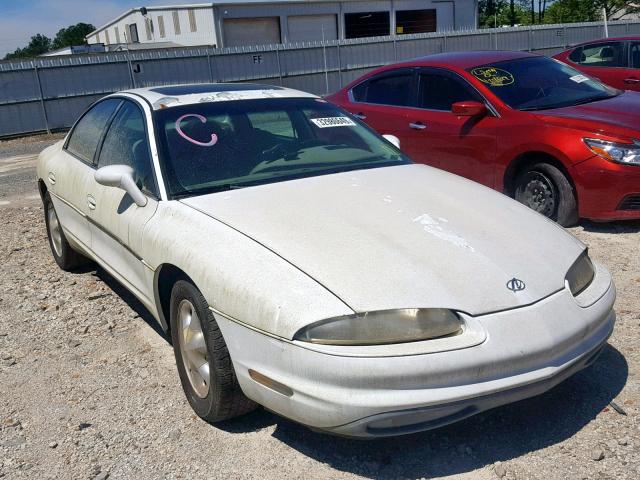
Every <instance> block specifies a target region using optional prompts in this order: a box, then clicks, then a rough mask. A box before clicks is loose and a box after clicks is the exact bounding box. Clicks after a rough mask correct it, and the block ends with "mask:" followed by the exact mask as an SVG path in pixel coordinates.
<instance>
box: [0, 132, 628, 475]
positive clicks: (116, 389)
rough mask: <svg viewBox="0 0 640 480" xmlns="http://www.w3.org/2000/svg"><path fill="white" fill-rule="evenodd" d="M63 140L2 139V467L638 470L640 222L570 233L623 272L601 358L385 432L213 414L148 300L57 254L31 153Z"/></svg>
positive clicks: (160, 471) (99, 470) (196, 471)
mask: <svg viewBox="0 0 640 480" xmlns="http://www.w3.org/2000/svg"><path fill="white" fill-rule="evenodd" d="M56 139H57V137H47V136H41V137H31V138H30V139H23V140H12V141H7V142H0V477H3V478H11V479H13V478H33V479H54V478H56V479H82V478H90V479H100V478H101V479H104V478H107V477H109V478H136V479H147V478H148V479H156V478H221V479H223V478H224V479H245V478H261V479H297V478H300V479H302V478H304V479H326V478H332V479H333V478H336V479H353V478H384V479H400V478H406V479H420V478H431V477H452V478H464V479H481V480H482V479H492V478H508V479H515V478H518V479H525V478H526V479H544V480H553V479H562V480H567V479H586V478H589V479H590V478H607V479H625V478H628V479H637V478H640V378H639V372H640V233H639V232H640V222H634V223H611V224H594V223H590V222H583V223H581V224H580V226H578V227H575V228H572V229H571V230H570V231H571V233H573V234H574V235H576V236H578V237H579V238H580V239H581V240H582V241H584V242H585V243H587V244H588V245H589V247H590V251H591V255H592V257H593V258H595V259H596V260H597V261H599V262H601V263H603V264H604V265H606V266H607V267H608V268H609V269H610V270H611V272H612V273H613V276H614V278H615V281H616V285H617V288H618V300H617V305H616V308H617V312H618V323H617V325H616V329H615V332H614V334H613V336H612V338H611V340H610V345H609V346H608V347H607V348H606V349H605V351H604V353H603V354H602V356H601V357H600V359H599V360H598V362H597V363H596V364H595V365H593V366H592V367H590V368H588V369H587V370H584V371H582V372H580V373H579V374H577V375H575V376H574V377H572V378H570V379H569V380H567V381H566V382H564V383H563V384H561V385H560V386H558V387H556V388H555V389H553V390H551V391H549V392H547V393H546V394H544V395H541V396H539V397H537V398H533V399H529V400H525V401H522V402H518V403H516V404H513V405H509V406H506V407H502V408H499V409H495V410H492V411H489V412H486V413H483V414H480V415H477V416H475V417H473V418H471V419H468V420H466V421H463V422H460V423H458V424H455V425H452V426H449V427H446V428H441V429H439V430H435V431H431V432H426V433H422V434H417V435H411V436H406V437H399V438H393V439H387V440H376V441H356V440H347V439H341V438H334V437H329V436H326V435H322V434H318V433H313V432H311V431H309V430H307V429H306V428H304V427H302V426H299V425H297V424H295V423H292V422H290V421H288V420H285V419H283V418H280V417H278V416H276V415H274V414H271V413H268V412H266V411H264V410H262V409H260V410H258V411H255V412H253V413H251V414H249V415H247V416H246V417H243V418H240V419H237V420H235V421H232V422H228V423H226V424H222V425H216V426H212V425H209V424H207V423H205V422H203V421H201V420H200V419H199V418H198V417H196V416H195V414H194V413H193V412H192V411H191V409H190V407H189V405H188V404H187V401H186V399H185V398H184V395H183V393H182V390H181V387H180V382H179V380H178V375H177V372H176V368H175V363H174V358H173V352H172V349H171V346H170V345H169V344H168V342H167V340H166V339H165V338H164V336H163V335H162V333H161V332H160V331H159V329H158V326H157V325H156V323H155V321H154V320H153V319H152V318H151V316H150V314H149V313H148V312H147V311H146V310H145V309H144V308H143V307H142V306H141V305H140V303H139V302H137V301H136V300H135V299H134V298H133V297H132V296H131V295H130V294H128V293H127V292H126V291H125V290H124V289H123V288H122V287H121V286H120V285H118V284H117V283H116V282H115V280H113V278H111V277H110V276H109V275H108V274H106V273H105V272H104V271H102V270H101V269H96V268H95V267H93V268H87V269H85V270H84V271H80V272H76V273H65V272H62V271H61V270H59V269H58V268H57V266H56V265H55V263H54V261H53V259H52V257H51V254H50V251H49V247H48V245H47V242H46V235H45V229H44V222H43V212H42V207H41V203H40V200H39V197H38V195H37V190H36V184H35V170H34V166H35V157H34V154H36V153H37V152H39V151H40V150H41V149H42V148H44V147H45V146H46V145H48V144H51V143H52V142H53V141H54V140H56ZM558 321H562V319H558ZM612 402H613V403H612ZM613 405H615V407H614V406H613Z"/></svg>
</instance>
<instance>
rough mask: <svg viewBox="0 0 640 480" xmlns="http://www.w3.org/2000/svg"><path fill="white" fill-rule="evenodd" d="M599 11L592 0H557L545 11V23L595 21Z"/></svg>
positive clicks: (599, 15) (597, 18)
mask: <svg viewBox="0 0 640 480" xmlns="http://www.w3.org/2000/svg"><path fill="white" fill-rule="evenodd" d="M600 17H601V12H599V11H598V7H597V6H596V5H595V2H594V1H593V0H557V1H556V2H554V3H553V4H552V5H551V6H549V8H547V11H546V13H545V17H544V20H545V23H573V22H595V21H597V20H600Z"/></svg>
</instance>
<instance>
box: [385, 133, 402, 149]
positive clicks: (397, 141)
mask: <svg viewBox="0 0 640 480" xmlns="http://www.w3.org/2000/svg"><path fill="white" fill-rule="evenodd" d="M382 138H384V139H385V140H386V141H387V142H389V143H390V144H391V145H393V146H395V147H396V148H400V139H399V138H398V137H396V136H395V135H389V134H385V135H382Z"/></svg>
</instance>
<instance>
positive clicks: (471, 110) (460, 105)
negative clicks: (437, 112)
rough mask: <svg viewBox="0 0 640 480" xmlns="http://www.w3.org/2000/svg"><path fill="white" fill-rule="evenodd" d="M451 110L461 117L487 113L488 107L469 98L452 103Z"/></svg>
mask: <svg viewBox="0 0 640 480" xmlns="http://www.w3.org/2000/svg"><path fill="white" fill-rule="evenodd" d="M451 112H452V113H453V114H454V115H457V116H459V117H479V116H484V115H486V114H487V107H486V105H484V104H483V103H480V102H476V101H474V100H469V101H465V102H456V103H454V104H453V105H451Z"/></svg>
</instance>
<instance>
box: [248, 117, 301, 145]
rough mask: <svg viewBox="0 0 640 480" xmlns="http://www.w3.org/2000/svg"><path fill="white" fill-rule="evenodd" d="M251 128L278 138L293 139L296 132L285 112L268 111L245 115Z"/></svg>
mask: <svg viewBox="0 0 640 480" xmlns="http://www.w3.org/2000/svg"><path fill="white" fill-rule="evenodd" d="M247 117H249V121H250V122H251V126H252V127H253V128H255V129H258V130H262V132H267V133H270V134H272V135H277V136H279V137H287V138H295V137H296V132H295V130H294V128H293V124H292V123H291V118H289V115H288V114H287V112H285V111H283V110H281V111H269V112H252V113H249V114H247Z"/></svg>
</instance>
